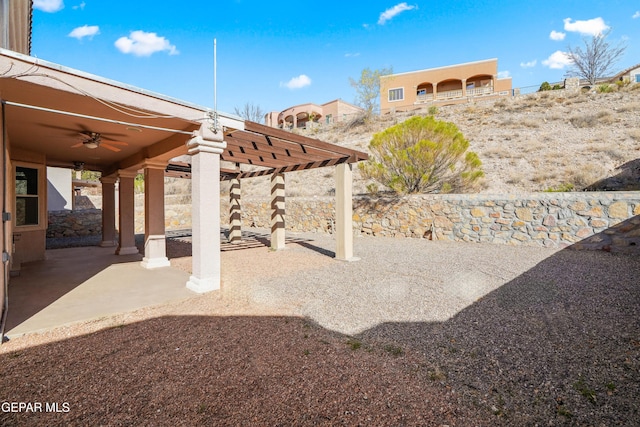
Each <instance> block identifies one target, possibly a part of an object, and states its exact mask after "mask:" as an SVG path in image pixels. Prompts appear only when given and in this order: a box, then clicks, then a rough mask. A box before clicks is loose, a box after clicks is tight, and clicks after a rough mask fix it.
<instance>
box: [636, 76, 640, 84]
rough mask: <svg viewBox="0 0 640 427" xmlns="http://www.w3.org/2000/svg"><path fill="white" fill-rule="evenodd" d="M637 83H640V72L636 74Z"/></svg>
mask: <svg viewBox="0 0 640 427" xmlns="http://www.w3.org/2000/svg"><path fill="white" fill-rule="evenodd" d="M636 83H640V74H636Z"/></svg>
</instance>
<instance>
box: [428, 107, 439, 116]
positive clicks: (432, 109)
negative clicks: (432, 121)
mask: <svg viewBox="0 0 640 427" xmlns="http://www.w3.org/2000/svg"><path fill="white" fill-rule="evenodd" d="M436 114H438V107H436V106H435V105H432V106H431V107H429V115H431V116H435V115H436Z"/></svg>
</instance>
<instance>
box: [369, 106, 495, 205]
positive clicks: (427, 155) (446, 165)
mask: <svg viewBox="0 0 640 427" xmlns="http://www.w3.org/2000/svg"><path fill="white" fill-rule="evenodd" d="M468 148H469V141H467V140H466V139H465V138H464V136H463V135H462V133H461V132H460V131H459V130H458V128H457V127H456V125H454V124H453V123H449V122H444V121H440V120H436V119H434V118H433V117H432V116H426V117H421V116H415V117H412V118H410V119H408V120H406V121H404V122H403V123H400V124H397V125H395V126H392V127H390V128H388V129H386V130H384V131H382V132H380V133H377V134H375V135H374V136H373V139H372V140H371V143H370V144H369V149H370V151H371V153H372V156H371V158H370V159H369V160H368V161H367V162H365V163H361V164H360V166H359V167H360V170H361V172H362V174H363V176H364V177H366V178H370V179H374V180H376V181H378V182H379V183H381V184H383V185H385V186H387V187H389V188H391V189H392V190H394V191H396V192H397V193H433V192H451V191H459V190H463V189H465V188H469V187H471V186H472V185H473V184H474V183H475V182H476V181H477V180H478V179H479V178H480V177H482V176H484V173H483V172H482V162H481V161H480V158H479V157H478V155H477V154H476V153H474V152H472V151H467V149H468Z"/></svg>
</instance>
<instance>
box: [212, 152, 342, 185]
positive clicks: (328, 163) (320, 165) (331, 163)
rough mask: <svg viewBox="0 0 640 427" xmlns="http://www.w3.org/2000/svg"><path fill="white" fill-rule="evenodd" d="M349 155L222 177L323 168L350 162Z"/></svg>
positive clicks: (253, 175) (222, 178) (253, 176)
mask: <svg viewBox="0 0 640 427" xmlns="http://www.w3.org/2000/svg"><path fill="white" fill-rule="evenodd" d="M349 159H350V158H349V157H340V158H334V159H325V160H321V161H317V162H311V163H300V164H296V165H287V166H283V167H279V168H271V169H262V170H257V171H246V172H239V173H235V174H229V175H228V177H221V178H220V179H221V180H223V181H225V180H229V179H232V178H237V179H244V178H255V177H258V176H265V175H271V174H274V173H285V172H295V171H301V170H306V169H314V168H323V167H327V166H335V165H339V164H341V163H349Z"/></svg>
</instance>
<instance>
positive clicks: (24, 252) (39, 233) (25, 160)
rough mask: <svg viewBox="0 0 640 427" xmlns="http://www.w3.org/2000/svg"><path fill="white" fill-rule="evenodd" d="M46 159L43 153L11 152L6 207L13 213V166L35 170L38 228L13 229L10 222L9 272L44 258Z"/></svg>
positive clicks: (35, 226)
mask: <svg viewBox="0 0 640 427" xmlns="http://www.w3.org/2000/svg"><path fill="white" fill-rule="evenodd" d="M45 164H46V159H45V156H44V155H43V154H40V153H34V152H29V151H24V150H19V149H15V148H14V149H12V150H11V167H10V173H9V175H8V176H9V177H11V180H10V182H9V183H8V185H7V187H5V188H6V192H7V193H8V194H9V201H8V205H9V206H11V208H12V211H15V207H14V204H15V199H16V195H15V167H16V166H17V165H22V166H27V167H33V168H38V169H39V175H38V177H39V182H38V189H39V193H40V194H39V204H38V209H39V210H38V225H34V226H24V227H16V226H15V222H12V225H11V229H12V240H13V249H14V252H13V254H12V262H11V269H12V270H16V269H19V268H20V264H21V263H23V262H30V261H38V260H43V259H44V258H45V249H46V238H45V237H46V231H47V225H48V224H47V221H48V219H47V176H46V170H47V169H46V167H45Z"/></svg>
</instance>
